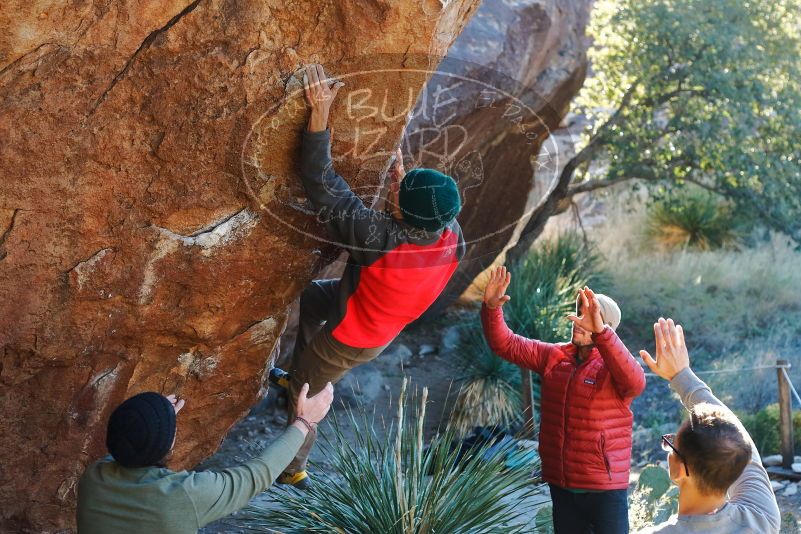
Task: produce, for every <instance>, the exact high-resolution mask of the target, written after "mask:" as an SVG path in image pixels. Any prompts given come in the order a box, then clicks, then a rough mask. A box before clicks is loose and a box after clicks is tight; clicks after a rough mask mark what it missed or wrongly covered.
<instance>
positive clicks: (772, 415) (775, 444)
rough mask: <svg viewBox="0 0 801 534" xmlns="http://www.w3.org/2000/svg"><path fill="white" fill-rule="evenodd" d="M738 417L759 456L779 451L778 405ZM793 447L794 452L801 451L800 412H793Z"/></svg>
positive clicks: (771, 405)
mask: <svg viewBox="0 0 801 534" xmlns="http://www.w3.org/2000/svg"><path fill="white" fill-rule="evenodd" d="M738 417H739V418H740V421H742V423H743V426H744V427H745V429H746V430H747V431H748V433H749V434H750V435H751V439H753V440H754V444H755V445H756V446H757V449H759V453H760V454H762V455H768V454H776V453H778V452H779V451H780V450H781V434H780V432H779V405H778V404H770V405H768V406H765V407H764V408H762V409H761V410H759V411H758V412H755V413H750V414H738ZM793 445H794V448H795V450H796V451H801V411H795V412H793Z"/></svg>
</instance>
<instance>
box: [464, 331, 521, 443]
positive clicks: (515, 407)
mask: <svg viewBox="0 0 801 534" xmlns="http://www.w3.org/2000/svg"><path fill="white" fill-rule="evenodd" d="M457 355H458V356H457V357H458V362H459V366H460V368H461V370H462V373H461V375H460V376H459V380H460V381H461V387H460V388H459V393H458V395H457V397H456V401H455V402H454V407H453V413H452V414H451V419H450V424H451V425H452V426H453V428H454V430H455V432H456V433H457V435H459V436H464V435H466V434H468V433H469V432H470V430H471V429H472V428H473V427H476V426H500V427H508V426H510V425H511V424H512V423H513V422H514V421H515V420H516V419H517V418H518V417H520V412H521V410H520V373H519V371H518V370H517V367H515V366H514V365H512V364H511V363H509V362H507V361H505V360H503V359H501V358H499V357H498V356H496V355H495V353H493V352H492V350H491V349H490V348H489V345H487V340H486V339H485V338H484V334H483V332H482V329H481V323H480V321H478V320H477V319H475V320H473V321H470V322H468V323H467V324H465V325H463V326H462V328H461V336H460V339H459V347H458V351H457Z"/></svg>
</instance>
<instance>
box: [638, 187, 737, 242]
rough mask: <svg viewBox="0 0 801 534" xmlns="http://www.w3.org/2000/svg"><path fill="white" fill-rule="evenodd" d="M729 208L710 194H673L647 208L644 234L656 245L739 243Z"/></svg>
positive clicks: (735, 224) (735, 223) (735, 225)
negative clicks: (646, 222)
mask: <svg viewBox="0 0 801 534" xmlns="http://www.w3.org/2000/svg"><path fill="white" fill-rule="evenodd" d="M736 227H737V221H736V220H735V218H734V216H733V214H732V211H731V209H730V208H729V206H727V205H726V204H724V203H721V202H720V201H718V200H716V199H715V198H713V197H712V196H711V195H709V194H702V195H699V194H695V195H687V194H684V195H673V196H672V197H670V198H667V199H664V200H662V201H659V202H656V203H654V204H653V205H652V206H651V207H650V209H649V212H648V224H647V226H646V230H645V232H646V236H647V237H648V239H649V240H650V241H651V242H652V243H653V244H655V245H657V247H659V248H662V249H671V248H695V249H699V250H712V249H717V248H723V247H729V248H733V247H735V246H736V245H737V244H738V243H739V238H740V234H739V232H738V231H737V229H736Z"/></svg>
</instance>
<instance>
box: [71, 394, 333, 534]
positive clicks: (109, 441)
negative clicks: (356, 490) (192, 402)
mask: <svg viewBox="0 0 801 534" xmlns="http://www.w3.org/2000/svg"><path fill="white" fill-rule="evenodd" d="M308 390H309V386H308V384H306V385H304V387H303V388H302V389H301V391H300V394H299V396H298V398H297V400H296V405H297V407H298V408H297V414H298V415H297V417H296V418H295V419H294V421H293V422H292V425H290V427H289V428H287V430H286V431H285V432H284V433H283V434H282V435H281V436H280V437H279V438H278V439H276V440H275V441H274V442H272V443H271V444H270V445H269V446H268V447H267V448H266V449H264V451H263V452H262V453H261V454H259V455H258V456H257V457H255V458H253V459H252V460H250V461H249V462H246V463H244V464H242V465H239V466H236V467H231V468H229V469H223V470H221V471H199V472H195V471H172V470H171V469H169V468H167V467H166V465H165V462H166V461H167V459H168V458H169V456H170V451H171V450H172V448H173V445H174V444H175V437H176V416H177V414H178V412H179V411H180V410H181V409H182V408H183V406H184V401H183V400H179V399H176V397H175V395H170V396H168V397H164V396H163V395H160V394H158V393H152V392H148V393H140V394H139V395H136V396H134V397H131V398H130V399H128V400H126V401H125V402H123V403H122V404H120V405H119V406H118V407H117V409H115V410H114V412H113V413H112V414H111V417H110V418H109V421H108V427H107V433H106V446H107V448H108V451H109V453H110V455H109V456H106V457H105V458H102V459H100V460H98V461H97V462H95V463H93V464H91V465H89V466H88V467H87V468H86V471H85V472H84V474H83V476H82V477H81V480H80V482H79V483H78V510H77V514H78V532H80V533H81V534H95V533H97V534H110V533H114V534H126V533H131V534H133V533H143V532H147V533H148V534H190V533H195V532H197V531H198V529H199V528H201V527H202V526H204V525H206V524H208V523H210V522H212V521H215V520H217V519H220V518H222V517H225V516H227V515H229V514H231V513H232V512H235V511H237V510H239V509H240V508H242V507H243V506H245V505H246V504H248V501H250V499H252V498H253V497H255V496H256V495H258V494H259V493H261V492H262V491H265V490H266V489H268V488H269V487H270V486H271V485H272V483H273V481H274V480H275V478H276V477H277V476H278V474H279V473H281V471H283V469H284V468H285V467H286V466H287V464H288V463H289V462H290V460H292V457H293V456H295V454H296V453H297V452H298V449H299V448H300V446H301V444H302V443H303V440H304V438H305V437H306V435H307V434H308V433H309V432H312V431H314V428H315V427H316V425H317V423H319V422H320V421H321V420H322V419H323V418H324V417H325V415H326V413H328V409H329V408H330V406H331V402H332V401H333V398H334V389H333V386H331V384H328V385H326V386H325V387H324V388H323V389H322V391H321V392H320V393H319V394H317V395H315V396H314V397H311V398H307V397H306V393H307V392H308Z"/></svg>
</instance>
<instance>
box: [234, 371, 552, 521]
mask: <svg viewBox="0 0 801 534" xmlns="http://www.w3.org/2000/svg"><path fill="white" fill-rule="evenodd" d="M405 391H406V382H405V381H404V383H403V387H402V391H401V395H400V401H399V404H398V414H397V419H396V421H395V422H393V424H392V428H391V429H390V432H388V433H387V434H386V437H385V438H383V439H382V438H379V437H378V434H377V433H376V430H375V428H374V423H375V421H370V420H368V418H367V416H364V417H363V418H362V419H363V421H362V423H358V422H357V421H356V418H355V416H354V415H353V413H351V414H350V415H351V421H352V424H353V425H355V426H356V428H357V433H356V438H355V442H354V441H353V440H352V439H348V438H347V437H346V436H345V435H344V434H343V432H342V429H341V428H339V427H338V426H337V425H336V418H333V421H334V422H335V426H334V432H333V437H332V438H331V439H330V440H327V441H326V442H324V443H323V449H324V454H325V456H326V458H327V460H328V461H329V462H331V464H332V469H331V472H330V473H321V474H320V479H318V481H317V483H316V484H315V485H314V487H313V488H312V489H310V490H308V491H306V492H305V493H303V494H298V493H296V492H295V491H293V490H283V491H282V490H280V489H279V490H278V491H282V494H281V495H280V496H279V497H278V500H279V501H280V507H278V508H273V509H270V508H265V507H260V506H254V507H251V508H249V509H248V510H247V511H246V514H245V517H244V519H243V523H245V525H246V526H247V527H248V528H251V529H254V530H257V529H261V530H264V529H276V530H279V531H281V532H289V533H291V532H296V533H300V532H382V533H387V534H428V533H436V532H454V533H468V532H487V533H499V534H500V533H507V532H521V531H522V530H523V526H522V523H523V522H522V520H521V517H522V516H524V514H526V513H528V512H529V511H530V508H531V507H532V506H536V504H538V503H537V502H536V501H535V499H534V497H535V496H536V495H537V494H538V493H539V492H540V488H539V487H538V486H535V485H533V484H532V483H531V481H530V480H529V473H530V471H531V468H532V466H531V465H522V466H521V467H518V468H509V467H508V466H507V465H506V454H503V451H501V453H500V454H495V455H491V456H489V457H487V455H486V452H487V447H486V446H484V447H478V448H475V449H473V450H471V451H469V452H468V453H467V454H466V455H465V456H464V457H463V458H462V459H461V460H458V449H455V448H454V447H453V446H452V445H453V443H454V434H453V433H452V432H450V431H446V432H445V433H442V434H438V435H437V436H435V437H434V438H433V439H432V440H431V442H430V444H429V446H428V447H426V446H424V441H423V422H424V419H425V404H426V398H427V391H426V390H425V389H424V390H423V394H422V398H421V400H420V403H419V406H418V408H417V413H416V417H414V418H409V417H408V416H407V410H408V409H409V408H410V406H409V403H408V402H407V401H406V393H405Z"/></svg>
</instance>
